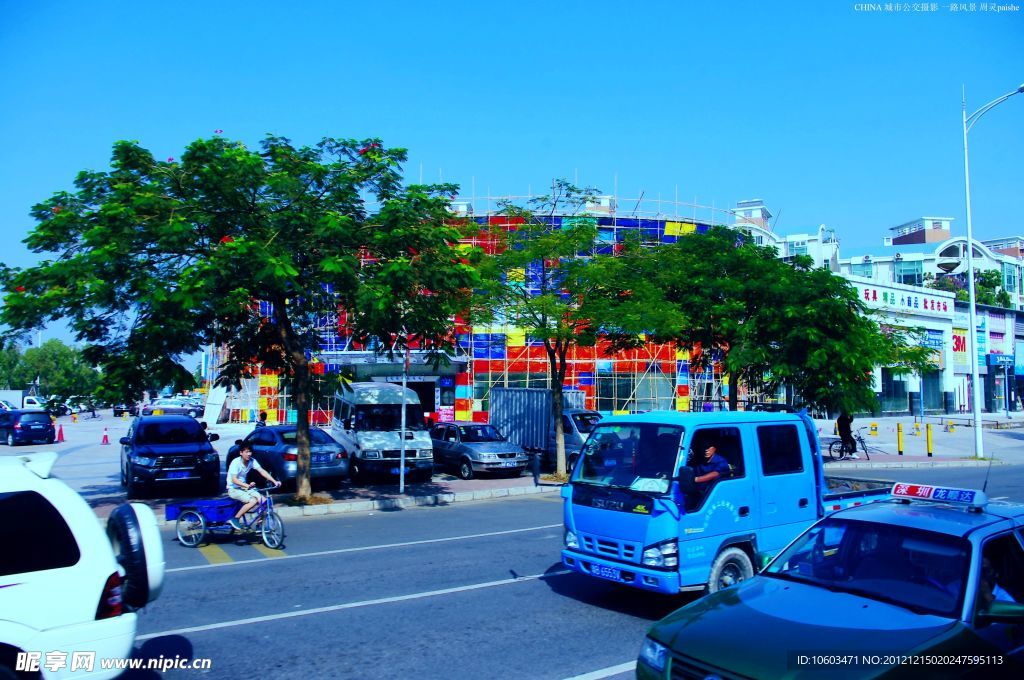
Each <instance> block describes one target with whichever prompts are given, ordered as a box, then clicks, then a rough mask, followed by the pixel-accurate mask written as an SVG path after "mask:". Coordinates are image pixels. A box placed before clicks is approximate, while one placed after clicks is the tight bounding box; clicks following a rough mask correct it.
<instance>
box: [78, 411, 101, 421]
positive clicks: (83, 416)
mask: <svg viewBox="0 0 1024 680" xmlns="http://www.w3.org/2000/svg"><path fill="white" fill-rule="evenodd" d="M78 419H79V420H103V415H102V414H101V413H98V412H96V411H82V413H80V414H79V416H78Z"/></svg>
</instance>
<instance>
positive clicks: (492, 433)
mask: <svg viewBox="0 0 1024 680" xmlns="http://www.w3.org/2000/svg"><path fill="white" fill-rule="evenodd" d="M459 435H460V436H461V437H462V443H464V444H466V443H470V442H500V441H503V439H502V436H501V435H500V434H498V431H497V430H495V429H494V426H493V425H460V426H459Z"/></svg>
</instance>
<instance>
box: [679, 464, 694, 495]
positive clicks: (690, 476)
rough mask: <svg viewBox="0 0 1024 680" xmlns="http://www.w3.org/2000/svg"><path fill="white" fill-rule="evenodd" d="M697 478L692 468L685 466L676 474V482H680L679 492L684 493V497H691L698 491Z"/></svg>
mask: <svg viewBox="0 0 1024 680" xmlns="http://www.w3.org/2000/svg"><path fill="white" fill-rule="evenodd" d="M696 476H697V475H696V473H695V472H694V471H693V468H691V467H686V466H685V465H684V466H683V467H681V468H679V472H678V473H676V481H677V482H679V490H680V491H682V492H683V495H690V494H692V493H695V492H696V491H697V481H696Z"/></svg>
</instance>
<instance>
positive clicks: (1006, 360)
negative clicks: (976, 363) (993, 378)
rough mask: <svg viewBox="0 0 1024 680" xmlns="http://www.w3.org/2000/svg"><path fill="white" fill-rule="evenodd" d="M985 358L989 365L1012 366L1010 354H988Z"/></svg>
mask: <svg viewBox="0 0 1024 680" xmlns="http://www.w3.org/2000/svg"><path fill="white" fill-rule="evenodd" d="M987 358H988V365H989V366H1013V355H1012V354H989V355H987Z"/></svg>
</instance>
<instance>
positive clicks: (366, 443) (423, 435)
mask: <svg viewBox="0 0 1024 680" xmlns="http://www.w3.org/2000/svg"><path fill="white" fill-rule="evenodd" d="M410 432H412V438H411V439H406V440H405V448H407V449H430V448H433V444H432V443H431V440H430V435H429V433H427V432H420V431H416V430H410ZM356 441H357V442H358V444H359V446H360V448H362V449H364V450H366V449H370V450H372V449H385V450H391V449H399V448H401V447H402V440H401V439H400V438H399V436H398V433H397V432H392V431H387V432H376V431H373V430H360V431H359V432H358V433H357V434H356Z"/></svg>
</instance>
